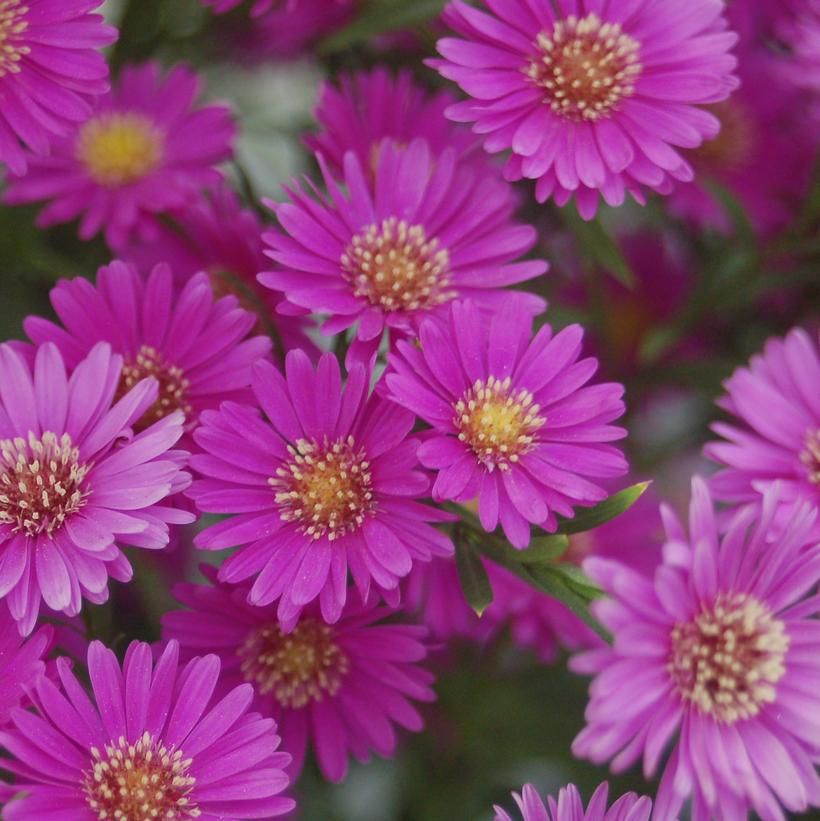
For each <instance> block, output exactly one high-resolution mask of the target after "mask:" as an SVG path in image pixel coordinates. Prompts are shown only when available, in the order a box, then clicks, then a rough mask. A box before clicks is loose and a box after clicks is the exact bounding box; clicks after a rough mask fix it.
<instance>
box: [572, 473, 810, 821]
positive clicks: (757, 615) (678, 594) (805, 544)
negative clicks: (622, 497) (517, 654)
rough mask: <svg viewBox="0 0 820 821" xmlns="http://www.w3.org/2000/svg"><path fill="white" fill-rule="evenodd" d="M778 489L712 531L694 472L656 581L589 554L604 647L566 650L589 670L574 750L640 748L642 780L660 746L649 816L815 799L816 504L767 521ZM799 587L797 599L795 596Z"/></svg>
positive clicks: (610, 754) (716, 813)
mask: <svg viewBox="0 0 820 821" xmlns="http://www.w3.org/2000/svg"><path fill="white" fill-rule="evenodd" d="M778 501H779V500H778V488H777V487H776V486H775V487H772V488H770V489H769V490H767V491H766V493H765V494H764V496H763V502H762V505H761V507H760V509H759V510H756V509H753V508H746V509H741V510H740V511H739V512H738V513H737V514H736V515H735V516H734V517H733V518H732V519H731V521H730V523H729V525H728V528H727V529H726V531H725V533H723V534H722V535H721V530H720V529H719V528H718V525H717V520H716V517H715V511H714V506H713V502H712V499H711V497H710V495H709V491H708V489H707V486H706V484H705V483H704V482H703V481H702V480H700V479H699V478H695V479H694V480H693V482H692V501H691V505H690V508H689V532H688V534H687V532H686V531H685V530H684V528H683V527H682V526H681V524H680V523H679V522H678V520H677V518H676V517H675V515H674V514H673V513H672V512H671V510H670V509H668V508H665V507H664V508H662V514H663V517H664V520H665V524H666V530H667V542H666V544H665V545H664V562H663V564H662V565H661V566H660V567H659V568H658V569H657V570H656V572H655V575H654V578H653V579H648V578H646V577H645V576H642V575H640V574H637V573H635V572H634V571H633V570H632V569H630V568H629V567H628V566H627V565H625V564H621V563H619V562H613V561H607V560H604V559H598V558H592V559H588V560H587V562H585V564H584V569H585V570H586V571H587V573H589V575H590V576H591V577H592V578H593V580H595V581H596V582H597V583H598V584H600V585H601V587H602V588H603V589H604V590H605V591H606V592H607V593H608V594H609V598H608V599H603V600H601V601H598V602H595V603H593V605H592V608H593V612H594V614H595V615H596V616H597V618H598V619H599V620H600V621H601V622H602V624H603V625H604V626H605V627H606V628H607V629H609V630H610V631H611V632H612V634H613V636H614V645H613V646H612V647H604V648H601V649H597V650H592V651H590V652H588V653H585V654H582V655H580V656H578V657H576V658H575V659H574V660H573V665H572V666H573V668H574V669H575V670H576V671H578V672H582V673H593V674H595V679H594V681H593V683H592V685H591V687H590V701H589V705H588V707H587V711H586V720H587V726H586V728H585V729H584V730H583V731H582V732H581V733H580V734H579V735H578V737H577V738H576V740H575V742H574V744H573V752H574V753H575V754H576V755H578V756H581V757H585V758H589V759H591V760H592V761H593V762H595V763H598V764H600V763H603V762H605V761H608V760H611V761H612V768H613V770H615V771H620V770H624V769H626V768H627V767H629V766H631V765H632V764H633V763H634V762H635V761H636V760H637V759H638V758H639V757H640V756H641V755H642V756H643V769H644V774H645V775H646V776H647V777H651V776H652V775H653V774H654V773H655V772H656V770H657V769H658V765H659V762H660V759H661V756H662V755H663V753H664V751H665V750H666V749H667V748H668V747H670V746H671V747H672V753H671V756H670V757H669V759H668V761H667V763H666V765H665V767H664V771H663V775H662V777H661V783H660V787H659V790H658V794H657V798H656V801H655V814H656V817H658V818H664V819H666V818H677V817H678V814H679V812H680V810H681V807H682V806H683V804H684V802H685V801H687V800H688V799H690V798H691V800H692V817H693V818H695V819H707V818H726V819H728V818H745V817H746V815H747V812H748V811H750V810H754V812H755V813H757V815H758V816H759V817H760V818H761V819H764V821H776V820H779V819H782V818H783V817H784V815H783V811H782V809H781V804H782V805H783V806H784V807H785V808H786V809H788V810H789V811H791V812H803V811H805V810H806V809H808V808H809V807H812V806H818V805H820V777H818V774H817V772H816V771H815V767H814V762H815V760H816V756H817V747H818V739H820V697H818V690H817V687H816V682H817V681H818V680H820V633H818V630H817V620H816V615H817V611H818V608H820V599H818V597H817V596H811V595H808V594H810V593H812V591H813V590H814V589H815V587H816V585H817V583H818V581H820V545H818V544H817V542H816V540H813V539H812V538H811V531H812V527H813V525H814V519H815V517H816V515H817V514H816V511H814V510H811V509H810V507H809V506H808V505H804V506H801V507H800V508H797V509H795V510H794V512H793V515H792V517H791V519H790V520H789V522H788V524H787V525H786V527H785V528H781V529H777V530H775V522H774V517H775V513H776V510H777V506H778ZM807 595H808V597H807Z"/></svg>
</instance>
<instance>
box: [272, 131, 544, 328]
mask: <svg viewBox="0 0 820 821" xmlns="http://www.w3.org/2000/svg"><path fill="white" fill-rule="evenodd" d="M344 168H345V183H346V188H347V192H348V193H347V194H344V193H343V192H342V191H341V190H340V188H339V186H338V185H337V183H336V182H335V181H334V180H333V178H332V177H331V175H330V174H329V172H327V171H326V170H325V172H324V176H325V182H326V184H327V188H328V195H327V196H320V198H319V199H318V200H317V199H315V198H314V197H312V196H310V195H309V194H308V193H306V192H305V191H304V190H303V189H302V188H301V187H300V186H299V185H298V184H296V185H294V187H293V188H292V189H291V190H290V191H289V193H290V197H291V200H292V202H290V203H282V204H279V205H274V204H271V207H272V208H274V209H275V211H276V216H277V217H278V219H279V222H280V224H281V226H282V230H281V231H271V232H269V233H268V234H266V235H265V241H266V242H267V243H268V245H269V246H270V251H268V252H267V253H268V256H270V257H271V259H273V260H275V261H276V262H277V263H278V264H279V266H280V267H279V269H278V270H276V271H273V272H268V273H263V274H260V277H259V278H260V281H261V282H262V283H263V284H265V285H267V286H268V287H270V288H275V289H277V290H280V291H283V292H284V293H285V294H286V295H287V298H288V300H289V301H290V302H291V303H293V304H294V305H296V306H299V307H301V308H302V309H307V310H310V311H314V312H319V313H329V314H330V318H329V319H328V320H327V321H326V322H325V324H324V331H325V333H328V334H335V333H339V332H341V331H343V330H345V329H347V328H350V327H351V326H353V325H357V330H356V333H357V336H358V339H359V340H361V341H362V342H366V343H374V341H375V342H377V341H378V339H379V338H380V336H381V334H382V331H383V330H384V328H385V327H389V328H393V329H396V330H398V331H399V332H400V333H407V332H410V331H412V329H413V328H414V325H415V323H416V322H417V321H418V319H419V318H420V317H423V316H425V315H427V314H429V313H430V312H433V311H436V310H437V309H439V308H440V307H441V306H442V305H444V304H446V303H447V302H449V301H451V300H452V299H454V298H455V297H458V296H461V297H467V296H470V297H473V298H474V299H475V300H477V301H478V302H480V303H481V304H482V305H487V306H492V305H494V304H496V303H497V302H498V301H499V300H501V299H502V298H503V294H502V292H501V291H500V290H499V289H500V288H502V287H503V286H507V285H513V284H515V283H518V282H523V281H525V280H528V279H532V278H533V277H535V276H538V275H539V274H541V273H543V272H544V271H545V270H546V269H547V266H546V263H544V262H540V261H526V262H521V261H519V262H516V261H515V260H516V259H517V258H518V257H519V256H520V255H521V254H522V253H524V252H526V251H528V250H529V249H530V248H532V246H533V245H534V243H535V239H536V233H535V230H534V229H533V228H532V227H531V226H529V225H520V224H518V223H515V222H513V221H512V219H511V214H512V211H513V209H514V205H515V202H514V195H513V193H512V190H511V189H510V187H509V186H508V185H506V184H505V183H504V182H503V181H502V180H500V179H498V178H496V177H493V176H487V175H484V174H479V173H478V171H477V169H476V168H474V167H471V166H467V165H465V164H463V163H459V162H458V161H457V157H456V154H455V152H454V150H452V149H448V150H446V151H444V152H443V153H442V154H440V155H438V156H437V157H436V156H434V155H433V154H432V152H431V150H430V146H429V144H428V143H427V142H426V141H424V140H421V139H419V140H414V141H413V142H412V143H411V144H410V145H409V146H408V147H406V148H401V147H399V146H397V145H394V144H393V143H391V142H389V141H387V142H384V143H382V145H381V147H380V149H379V163H378V168H377V169H376V181H375V190H371V186H370V184H369V183H368V181H367V179H366V177H367V174H366V171H365V169H364V168H363V167H362V164H361V162H360V161H359V159H358V158H357V157H356V155H355V154H353V153H348V154H347V155H346V157H345V160H344ZM521 299H522V300H526V301H527V304H528V305H529V306H530V307H531V308H532V312H533V313H535V312H537V311H539V310H541V309H542V308H543V305H544V303H543V300H541V299H540V298H537V297H535V296H532V295H529V294H527V295H521Z"/></svg>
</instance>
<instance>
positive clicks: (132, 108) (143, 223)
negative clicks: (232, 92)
mask: <svg viewBox="0 0 820 821" xmlns="http://www.w3.org/2000/svg"><path fill="white" fill-rule="evenodd" d="M86 5H87V4H86ZM199 90H200V83H199V80H198V78H197V76H196V75H195V74H194V73H193V72H192V71H191V70H190V69H188V68H186V67H185V66H183V65H177V66H175V67H174V68H173V69H172V70H171V71H170V72H169V73H168V74H167V75H166V76H164V77H163V76H161V74H160V67H159V65H158V64H157V63H154V62H151V63H146V64H144V65H141V66H132V67H129V68H126V69H124V70H123V72H122V74H121V75H120V77H119V80H118V84H117V86H116V88H114V89H112V90H111V91H110V92H109V93H108V94H107V95H105V96H104V97H101V98H100V100H99V102H98V105H97V107H96V108H95V110H94V113H93V116H91V117H90V119H87V120H86V121H85V122H84V123H83V124H82V125H81V126H78V127H77V128H75V129H73V130H72V131H71V132H70V133H68V134H66V135H65V136H63V137H61V138H59V139H58V140H57V141H55V143H54V146H53V150H52V153H51V156H48V157H31V158H30V159H29V170H28V173H27V174H26V175H25V176H20V177H12V179H11V180H10V187H9V190H8V192H7V193H6V195H5V201H6V202H7V203H12V204H21V203H28V202H37V201H40V200H50V202H49V204H48V205H47V206H46V207H45V208H44V209H43V210H42V211H41V212H40V215H39V217H38V219H37V224H38V225H39V226H41V227H48V226H51V225H57V224H59V223H63V222H69V221H71V220H73V219H77V218H79V219H80V227H79V233H80V237H81V238H82V239H91V238H92V237H94V236H95V235H96V234H98V233H99V232H100V231H102V232H104V234H105V238H106V241H107V242H108V244H109V245H110V246H111V247H112V248H118V247H119V246H121V245H123V244H124V243H125V242H126V241H127V240H128V239H129V237H130V236H131V234H132V232H134V231H137V232H138V233H139V234H140V235H142V236H149V237H150V236H151V235H152V229H154V227H155V219H156V215H157V214H163V213H166V212H168V211H171V210H174V209H178V208H181V207H184V206H185V205H187V204H189V203H190V202H191V201H192V200H193V199H194V198H195V197H196V196H197V194H198V193H199V192H200V191H201V190H202V189H203V188H204V187H206V186H208V185H212V184H214V183H217V182H219V180H220V179H221V178H222V177H221V174H220V172H219V171H218V170H217V169H216V168H215V166H216V165H217V164H218V163H220V162H222V161H223V160H226V159H228V157H230V155H231V142H232V140H233V136H234V124H233V121H232V119H231V114H230V110H229V109H228V108H226V107H225V106H221V105H214V106H205V107H196V106H195V102H196V98H197V96H198V94H199Z"/></svg>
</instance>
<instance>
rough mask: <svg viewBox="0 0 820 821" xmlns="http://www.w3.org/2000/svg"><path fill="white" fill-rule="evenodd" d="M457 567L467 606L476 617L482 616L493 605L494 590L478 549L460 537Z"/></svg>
mask: <svg viewBox="0 0 820 821" xmlns="http://www.w3.org/2000/svg"><path fill="white" fill-rule="evenodd" d="M456 567H457V568H458V578H459V581H460V582H461V589H462V590H463V591H464V598H465V599H467V604H469V605H470V607H472V608H473V610H474V611H475V613H476V615H478V616H481V614H482V613H483V612H484V611H485V610H486V609H487V608H488V607H489V606H490V605H491V604H492V601H493V589H492V587H491V586H490V580H489V579H488V578H487V571H486V569H485V568H484V564H483V563H482V561H481V557H480V556H479V555H478V552H477V551H476V549H475V548H474V547H473V545H472V544H471V543H470V542H469V541H467V540H466V539H459V538H458V537H457V538H456Z"/></svg>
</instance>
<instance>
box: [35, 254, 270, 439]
mask: <svg viewBox="0 0 820 821" xmlns="http://www.w3.org/2000/svg"><path fill="white" fill-rule="evenodd" d="M51 303H52V305H53V306H54V310H55V311H56V313H57V316H58V317H59V318H60V321H61V322H62V327H61V326H60V325H56V324H55V323H53V322H51V321H49V320H47V319H43V318H42V317H39V316H30V317H27V318H26V320H25V322H24V327H25V330H26V333H27V334H28V335H29V336H30V337H31V339H33V340H34V342H36V343H38V344H41V343H43V342H53V343H54V344H55V345H57V347H59V348H60V351H61V352H62V354H63V357H64V358H65V360H66V363H67V364H68V365H69V367H73V366H74V365H75V364H76V363H77V362H78V361H79V360H80V359H82V358H83V357H84V356H86V355H87V353H88V351H89V350H91V348H93V347H94V346H95V345H96V344H97V343H98V342H100V341H105V342H108V343H110V345H111V348H112V349H113V350H114V352H115V353H118V354H121V355H122V357H123V359H124V364H123V369H122V375H121V377H120V384H119V389H118V390H119V393H124V392H126V391H127V390H128V389H129V388H131V387H132V386H133V385H135V384H137V383H138V382H139V381H140V380H141V379H144V378H146V377H149V376H151V377H154V378H155V379H156V380H157V381H158V383H159V394H158V395H157V397H156V401H155V402H154V403H153V404H151V405H150V407H148V408H146V409H145V413H144V415H143V416H142V417H141V418H140V419H139V420H138V421H137V429H143V428H145V427H146V426H147V425H150V424H152V423H153V422H156V421H158V420H160V419H163V418H165V417H166V416H168V414H171V413H174V412H176V411H181V412H182V413H183V414H184V421H185V430H186V432H188V433H190V431H192V430H193V429H194V427H196V425H197V422H198V420H199V416H200V414H201V413H202V411H203V410H205V409H206V408H216V407H218V406H219V403H220V402H221V401H222V400H224V399H246V398H249V397H250V395H251V394H250V391H249V385H250V381H251V366H252V365H253V363H254V362H256V361H258V360H259V359H262V358H264V357H265V356H266V355H267V354H268V352H269V350H270V339H268V338H267V337H264V336H255V337H250V338H248V332H249V331H251V329H252V328H253V327H254V325H255V324H256V316H255V315H254V314H250V313H248V312H247V311H244V310H242V309H241V308H239V307H238V305H237V300H236V298H235V297H232V296H229V297H223V298H222V299H215V298H214V294H213V291H212V290H211V286H210V284H209V281H208V276H207V274H205V273H199V274H197V275H195V276H193V277H191V278H190V279H189V280H188V281H187V282H186V283H185V284H184V285H183V286H182V288H181V289H179V290H178V292H175V289H174V287H173V273H172V272H171V269H170V268H169V267H168V266H167V265H164V264H160V265H157V266H156V267H155V268H154V269H153V270H152V271H151V274H150V275H149V276H148V278H147V279H143V278H142V277H140V275H139V274H138V273H137V271H136V269H135V268H134V267H133V266H130V265H126V264H125V263H122V262H112V263H111V264H110V265H108V266H106V267H103V268H100V270H99V271H98V272H97V284H96V287H95V286H94V285H92V284H91V283H90V282H88V280H86V279H82V278H77V279H73V280H60V282H58V283H57V285H56V286H55V287H54V289H53V290H52V292H51ZM186 439H187V442H186V446H188V447H189V449H190V445H193V441H192V440H190V439H189V437H186Z"/></svg>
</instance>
